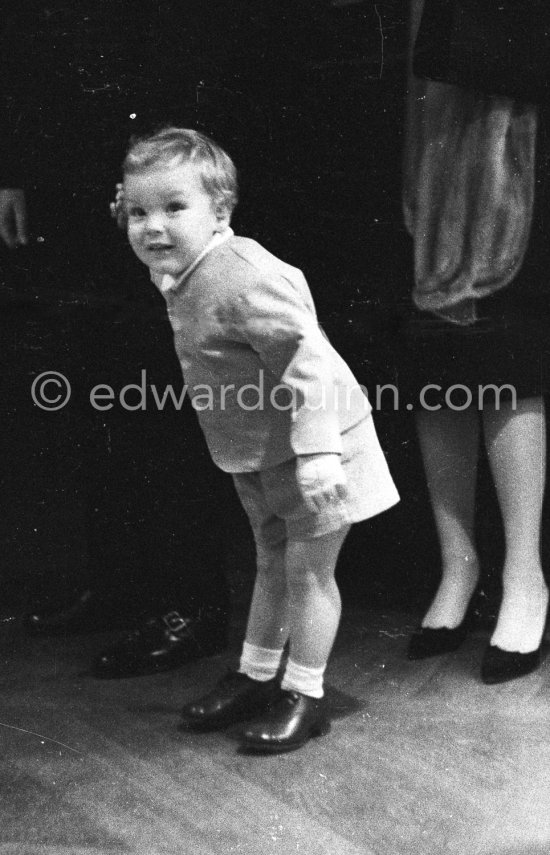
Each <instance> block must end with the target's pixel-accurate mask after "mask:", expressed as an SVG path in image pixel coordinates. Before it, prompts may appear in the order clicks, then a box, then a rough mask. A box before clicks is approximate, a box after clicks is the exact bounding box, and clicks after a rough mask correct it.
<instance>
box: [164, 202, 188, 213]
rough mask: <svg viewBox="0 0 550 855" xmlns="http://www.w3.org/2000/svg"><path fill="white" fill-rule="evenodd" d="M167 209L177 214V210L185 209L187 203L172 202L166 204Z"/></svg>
mask: <svg viewBox="0 0 550 855" xmlns="http://www.w3.org/2000/svg"><path fill="white" fill-rule="evenodd" d="M166 210H167V211H168V213H169V214H175V213H176V212H177V211H184V210H185V205H184V203H183V202H170V203H169V204H168V205H167V206H166Z"/></svg>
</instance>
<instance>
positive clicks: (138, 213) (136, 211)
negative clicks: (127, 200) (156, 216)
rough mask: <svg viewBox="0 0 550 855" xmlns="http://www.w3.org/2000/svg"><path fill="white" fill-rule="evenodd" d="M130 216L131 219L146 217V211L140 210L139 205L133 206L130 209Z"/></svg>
mask: <svg viewBox="0 0 550 855" xmlns="http://www.w3.org/2000/svg"><path fill="white" fill-rule="evenodd" d="M128 216H129V217H144V216H145V211H144V210H143V208H139V207H138V206H137V205H132V206H131V207H130V208H128Z"/></svg>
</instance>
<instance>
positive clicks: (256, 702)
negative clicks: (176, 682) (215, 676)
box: [181, 671, 279, 730]
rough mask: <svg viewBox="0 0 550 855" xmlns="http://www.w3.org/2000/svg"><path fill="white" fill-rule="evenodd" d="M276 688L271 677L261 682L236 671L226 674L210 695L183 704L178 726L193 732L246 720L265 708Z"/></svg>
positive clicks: (274, 694) (274, 680)
mask: <svg viewBox="0 0 550 855" xmlns="http://www.w3.org/2000/svg"><path fill="white" fill-rule="evenodd" d="M278 689H279V684H278V682H277V680H276V679H275V678H274V679H272V680H267V681H265V682H261V681H260V680H253V679H252V678H251V677H248V676H247V675H246V674H241V673H240V672H238V671H229V673H228V674H226V675H225V676H224V677H222V678H221V680H219V681H218V682H217V684H216V686H215V687H214V688H213V689H212V691H211V692H208V694H206V695H204V696H203V697H201V698H199V699H198V700H196V701H192V702H191V703H188V704H185V706H184V707H183V709H182V711H181V715H182V725H183V726H184V727H187V728H192V729H194V730H219V729H222V728H225V727H227V726H229V725H232V724H237V723H238V722H243V721H249V720H250V719H252V718H255V717H256V716H258V715H261V714H262V713H264V712H265V711H266V710H267V709H269V706H270V705H271V703H272V702H273V700H274V699H275V698H276V697H277V694H278Z"/></svg>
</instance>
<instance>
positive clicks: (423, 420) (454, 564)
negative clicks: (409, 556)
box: [416, 410, 479, 629]
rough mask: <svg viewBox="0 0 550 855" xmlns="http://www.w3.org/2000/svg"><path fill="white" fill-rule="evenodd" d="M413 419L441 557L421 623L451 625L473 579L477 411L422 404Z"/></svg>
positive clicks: (460, 613) (470, 591)
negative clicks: (432, 594) (438, 578)
mask: <svg viewBox="0 0 550 855" xmlns="http://www.w3.org/2000/svg"><path fill="white" fill-rule="evenodd" d="M416 424H417V430H418V436H419V440H420V448H421V451H422V458H423V461H424V468H425V471H426V478H427V482H428V489H429V492H430V498H431V502H432V507H433V512H434V517H435V523H436V528H437V533H438V535H439V541H440V546H441V561H442V567H441V571H442V575H441V582H440V584H439V588H438V590H437V593H436V595H435V598H434V600H433V602H432V604H431V606H430V608H429V609H428V612H427V613H426V615H425V617H424V620H423V621H422V626H423V627H429V628H432V629H439V628H441V627H447V628H449V629H454V628H455V627H457V626H458V625H459V624H460V623H461V622H462V620H463V618H464V615H465V613H466V609H467V608H468V604H469V602H470V599H471V597H472V594H473V592H474V590H475V588H476V585H477V583H478V579H479V562H478V558H477V553H476V548H475V542H474V506H475V489H476V477H477V461H478V454H479V414H478V413H477V411H475V410H464V411H460V412H458V411H456V410H437V411H430V412H428V411H425V410H422V411H421V412H419V413H418V414H417V418H416Z"/></svg>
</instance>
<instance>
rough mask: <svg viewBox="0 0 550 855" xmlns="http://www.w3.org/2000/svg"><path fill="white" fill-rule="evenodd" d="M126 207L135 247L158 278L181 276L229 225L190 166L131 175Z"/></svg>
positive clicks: (127, 180)
mask: <svg viewBox="0 0 550 855" xmlns="http://www.w3.org/2000/svg"><path fill="white" fill-rule="evenodd" d="M124 207H125V211H126V214H127V217H128V239H129V241H130V245H131V247H132V249H133V250H134V252H135V253H136V255H137V257H138V258H139V259H140V261H143V263H144V264H146V265H147V267H149V268H151V270H152V271H153V272H154V273H169V274H171V275H172V276H177V275H178V274H179V273H181V272H182V271H183V270H185V268H186V267H188V266H189V264H191V262H192V261H194V260H195V258H196V257H197V256H198V255H199V254H200V253H201V252H202V250H203V249H204V247H205V246H206V245H207V243H209V242H210V240H211V239H212V237H213V235H214V234H215V232H220V231H223V230H224V229H226V228H227V226H228V225H229V214H228V212H227V210H226V209H225V207H216V205H215V203H214V201H213V199H212V198H211V196H209V195H208V193H207V192H206V191H205V189H204V187H203V184H202V181H201V177H200V173H199V171H198V169H197V168H196V167H194V166H193V165H192V164H189V163H180V164H178V165H176V166H174V165H171V164H167V165H159V166H158V167H157V168H155V169H152V170H151V171H148V172H144V173H141V174H140V173H137V174H135V175H126V176H125V178H124Z"/></svg>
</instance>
